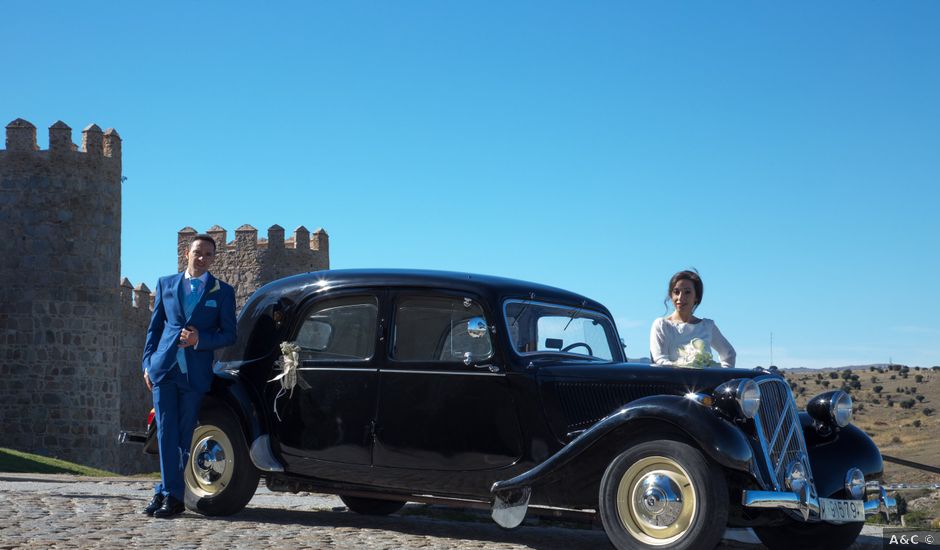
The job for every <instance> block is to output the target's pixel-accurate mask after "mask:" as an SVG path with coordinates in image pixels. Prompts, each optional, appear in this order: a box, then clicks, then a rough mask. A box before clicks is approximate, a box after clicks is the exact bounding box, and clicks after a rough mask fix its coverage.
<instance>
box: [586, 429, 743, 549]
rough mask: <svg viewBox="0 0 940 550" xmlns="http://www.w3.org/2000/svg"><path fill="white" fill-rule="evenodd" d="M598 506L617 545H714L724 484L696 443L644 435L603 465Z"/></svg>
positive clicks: (724, 512) (720, 530)
mask: <svg viewBox="0 0 940 550" xmlns="http://www.w3.org/2000/svg"><path fill="white" fill-rule="evenodd" d="M598 509H599V511H600V515H601V521H602V522H603V524H604V531H606V532H607V536H608V537H609V538H610V541H611V543H613V545H614V546H615V547H616V548H618V549H621V550H623V549H626V548H647V549H650V548H657V549H665V548H668V549H691V548H713V547H714V546H715V545H716V544H718V541H719V540H721V536H722V534H724V531H725V527H726V525H727V522H728V486H727V483H726V482H725V478H724V476H723V475H722V472H721V469H720V468H719V467H718V466H717V465H715V464H714V463H713V462H711V461H710V460H708V459H707V458H706V457H705V456H704V455H702V453H701V451H699V450H698V449H696V448H695V447H692V446H691V445H688V444H686V443H682V442H679V441H672V440H661V441H647V442H645V443H640V444H638V445H635V446H633V447H631V448H629V449H627V450H626V451H624V452H623V453H621V454H620V455H618V456H617V457H616V458H614V459H613V460H612V461H611V462H610V465H608V466H607V471H605V472H604V477H603V478H602V479H601V486H600V493H599V502H598Z"/></svg>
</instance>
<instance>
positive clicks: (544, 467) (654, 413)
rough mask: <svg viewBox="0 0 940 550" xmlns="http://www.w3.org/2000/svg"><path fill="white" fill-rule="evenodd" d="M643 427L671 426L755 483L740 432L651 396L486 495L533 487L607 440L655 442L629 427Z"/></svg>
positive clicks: (687, 404)
mask: <svg viewBox="0 0 940 550" xmlns="http://www.w3.org/2000/svg"><path fill="white" fill-rule="evenodd" d="M648 421H654V422H661V423H662V422H665V423H668V424H670V425H671V427H673V428H674V429H676V430H678V431H679V432H681V433H683V434H685V435H686V436H688V438H690V439H691V440H692V441H694V442H695V443H696V444H697V445H698V447H699V448H700V449H701V450H702V451H703V452H704V453H705V454H706V455H708V456H709V457H710V458H711V459H712V460H714V461H715V462H717V463H718V464H720V465H722V466H724V467H726V468H731V469H733V470H739V471H742V472H746V473H748V474H751V475H752V476H754V477H755V478H757V477H758V476H757V474H756V466H755V461H754V453H753V450H752V449H751V445H750V444H749V443H748V439H747V436H746V435H745V434H744V432H742V431H741V429H739V428H738V427H736V426H735V425H734V424H732V423H731V422H729V421H728V420H725V419H724V418H722V417H720V416H719V415H718V413H716V412H715V411H713V410H712V409H711V408H709V407H705V406H703V405H700V404H699V403H697V402H695V401H693V400H692V399H687V398H685V397H680V396H676V395H655V396H650V397H644V398H642V399H637V400H635V401H631V402H630V403H628V404H627V405H625V406H623V407H622V408H620V409H618V410H617V411H616V412H614V413H612V414H610V415H609V416H607V417H606V418H604V419H603V420H600V421H599V422H597V423H596V424H594V425H593V426H591V427H590V428H589V429H587V430H586V431H585V432H584V433H582V434H581V435H580V436H578V437H577V438H576V439H574V440H573V441H572V442H571V443H569V444H567V445H565V447H564V448H562V449H561V450H560V451H558V452H557V453H555V454H554V455H552V456H551V457H549V458H548V459H547V460H545V461H544V462H542V463H541V464H539V465H538V466H536V467H534V468H532V469H531V470H528V471H526V472H523V473H521V474H519V475H517V476H516V477H513V478H511V479H507V480H503V481H497V482H496V483H494V484H493V486H492V488H491V491H492V492H493V493H502V492H504V491H512V490H516V489H520V488H523V487H531V486H533V485H536V484H537V483H539V482H540V481H542V480H543V479H545V478H546V477H547V476H549V475H551V474H553V473H555V472H557V471H559V470H560V469H561V468H563V467H565V466H566V465H567V464H568V463H570V462H571V461H572V460H574V459H576V458H577V457H578V456H580V455H581V454H582V453H584V452H585V451H586V450H588V449H590V448H591V447H592V446H594V445H595V444H597V443H599V442H601V441H605V440H606V439H607V438H608V437H618V436H619V434H625V435H626V436H627V437H626V438H625V440H624V441H626V440H628V439H635V438H637V437H648V438H651V439H655V438H656V434H655V433H645V434H641V433H636V432H633V431H631V430H630V426H631V425H638V424H640V423H643V422H648Z"/></svg>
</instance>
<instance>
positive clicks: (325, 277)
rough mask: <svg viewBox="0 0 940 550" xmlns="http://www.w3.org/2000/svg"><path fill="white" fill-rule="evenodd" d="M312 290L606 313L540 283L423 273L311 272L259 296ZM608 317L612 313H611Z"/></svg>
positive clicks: (264, 290) (271, 286)
mask: <svg viewBox="0 0 940 550" xmlns="http://www.w3.org/2000/svg"><path fill="white" fill-rule="evenodd" d="M311 287H320V288H322V289H337V288H355V287H385V288H396V287H397V288H404V287H427V288H440V289H451V290H456V291H467V292H472V293H474V294H479V295H482V296H483V297H484V298H491V299H503V298H505V297H512V296H517V297H519V298H524V299H531V300H536V301H539V300H549V301H558V302H561V303H564V304H570V305H575V306H581V307H586V308H590V309H595V310H600V311H603V312H607V308H605V307H604V306H603V305H602V304H600V303H599V302H596V301H594V300H591V299H590V298H587V297H585V296H582V295H580V294H577V293H574V292H570V291H567V290H564V289H561V288H556V287H552V286H548V285H543V284H539V283H533V282H529V281H522V280H518V279H510V278H506V277H497V276H493V275H481V274H476V273H462V272H456V271H433V270H420V269H334V270H324V271H312V272H309V273H302V274H300V275H293V276H290V277H285V278H283V279H279V280H277V281H274V282H272V283H268V284H267V285H265V286H263V287H261V288H260V289H258V291H257V292H256V293H255V294H256V296H258V295H262V294H270V293H273V294H278V295H281V296H290V297H292V298H294V299H298V298H299V297H300V295H301V294H303V295H306V294H309V293H310V288H311ZM608 313H609V312H608Z"/></svg>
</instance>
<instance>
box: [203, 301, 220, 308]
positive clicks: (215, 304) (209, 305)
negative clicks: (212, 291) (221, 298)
mask: <svg viewBox="0 0 940 550" xmlns="http://www.w3.org/2000/svg"><path fill="white" fill-rule="evenodd" d="M206 307H219V304H217V303H215V300H206Z"/></svg>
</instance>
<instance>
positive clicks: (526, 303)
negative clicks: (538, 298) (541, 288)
mask: <svg viewBox="0 0 940 550" xmlns="http://www.w3.org/2000/svg"><path fill="white" fill-rule="evenodd" d="M534 299H535V293H534V292H530V293H529V299H528V300H526V301H524V302H522V309H520V310H519V313H517V314H516V316H515V317H513V318H512V325H510V326H513V327H514V326H516V323H518V322H519V318H520V317H522V314H523V313H525V310H526V309H528V308H529V302H531V301H532V300H534Z"/></svg>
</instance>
